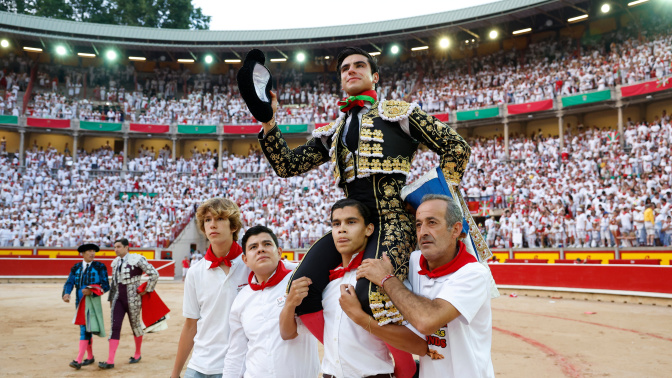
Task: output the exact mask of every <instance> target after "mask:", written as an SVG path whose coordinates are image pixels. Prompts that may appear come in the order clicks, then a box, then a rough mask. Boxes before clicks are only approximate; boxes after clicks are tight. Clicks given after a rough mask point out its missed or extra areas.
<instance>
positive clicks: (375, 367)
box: [280, 198, 427, 378]
mask: <svg viewBox="0 0 672 378" xmlns="http://www.w3.org/2000/svg"><path fill="white" fill-rule="evenodd" d="M370 217H371V212H370V210H369V209H368V208H367V207H365V206H364V205H362V203H361V202H359V201H357V200H353V199H347V198H346V199H342V200H340V201H338V202H336V203H335V204H334V205H333V207H332V210H331V225H332V237H333V239H334V244H335V245H336V249H337V250H338V252H339V254H340V255H341V257H342V262H343V264H342V265H341V266H339V267H337V268H336V269H334V270H332V271H330V272H329V278H330V282H329V284H328V285H327V287H326V288H325V289H324V291H323V293H322V306H323V308H324V324H325V326H324V334H323V340H324V341H323V344H324V356H323V358H322V374H323V377H325V378H334V377H335V378H350V377H375V378H382V377H386V378H389V377H394V373H393V372H394V364H393V362H392V357H391V356H390V353H389V350H388V348H387V346H386V345H385V342H384V341H383V340H385V341H386V342H388V343H390V344H394V345H393V346H395V347H398V348H399V349H402V347H403V350H404V351H405V352H409V353H414V354H418V355H424V354H425V353H426V352H427V343H426V342H425V340H423V339H422V338H420V337H416V336H415V335H414V334H413V333H412V332H408V329H406V328H405V327H404V326H399V325H393V324H388V325H385V326H383V327H379V326H378V322H377V321H376V320H375V319H373V317H371V316H369V315H368V314H366V313H364V312H363V310H362V308H361V304H360V302H359V300H358V299H357V297H356V296H355V294H354V292H355V289H354V286H355V284H356V283H357V279H356V274H355V273H356V269H357V267H358V266H359V265H360V264H361V261H362V256H363V254H362V252H363V251H364V248H365V247H366V243H367V240H368V238H369V236H371V235H372V234H373V229H374V225H373V223H371V221H370ZM344 267H345V268H344ZM310 284H311V282H310V279H309V278H308V277H301V278H299V279H297V280H294V281H293V282H292V286H291V288H290V291H289V294H288V296H287V300H286V303H285V308H284V309H283V310H282V312H281V314H280V333H281V336H282V338H283V339H285V340H289V339H292V338H293V337H295V336H296V335H297V329H298V326H297V321H296V318H295V314H294V313H295V309H296V307H297V306H298V305H299V304H301V301H302V300H303V299H304V298H305V297H306V296H307V295H308V287H309V286H310ZM353 307H354V308H356V309H358V310H359V311H361V314H363V315H364V316H361V317H357V318H356V319H357V320H356V321H353V320H352V319H351V318H350V317H349V316H348V315H346V312H344V308H353ZM383 328H384V329H385V333H386V334H387V333H388V332H389V336H385V337H386V338H384V339H383V340H381V338H383V337H382V333H379V331H380V329H383ZM377 336H378V337H377ZM379 337H380V338H379ZM391 338H392V339H394V340H397V342H392V339H391ZM397 363H399V362H397ZM411 374H412V373H411Z"/></svg>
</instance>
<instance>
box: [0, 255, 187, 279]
mask: <svg viewBox="0 0 672 378" xmlns="http://www.w3.org/2000/svg"><path fill="white" fill-rule="evenodd" d="M26 260H27V259H19V258H0V278H67V277H68V274H70V269H71V268H72V266H73V265H75V264H76V263H78V262H80V261H82V259H81V258H59V259H50V258H46V259H40V258H35V259H30V261H26ZM112 260H113V259H112V258H109V257H108V258H96V261H100V262H102V263H104V264H105V265H106V266H107V272H108V274H109V273H110V272H112V268H111V264H112ZM148 261H149V263H150V264H152V265H153V266H154V267H155V268H156V269H157V270H158V271H159V279H160V280H173V279H174V277H175V262H174V261H171V260H148Z"/></svg>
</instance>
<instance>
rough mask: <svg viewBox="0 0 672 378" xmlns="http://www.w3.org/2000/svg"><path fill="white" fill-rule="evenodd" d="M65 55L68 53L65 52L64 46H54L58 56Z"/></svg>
mask: <svg viewBox="0 0 672 378" xmlns="http://www.w3.org/2000/svg"><path fill="white" fill-rule="evenodd" d="M67 53H68V50H66V48H65V46H63V45H58V46H56V54H58V55H60V56H64V55H65V54H67Z"/></svg>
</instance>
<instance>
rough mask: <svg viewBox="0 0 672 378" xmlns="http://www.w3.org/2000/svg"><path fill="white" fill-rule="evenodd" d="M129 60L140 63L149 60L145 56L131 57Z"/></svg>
mask: <svg viewBox="0 0 672 378" xmlns="http://www.w3.org/2000/svg"><path fill="white" fill-rule="evenodd" d="M128 60H135V61H138V62H144V61H145V60H147V58H145V57H144V56H129V57H128Z"/></svg>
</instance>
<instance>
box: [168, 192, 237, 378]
mask: <svg viewBox="0 0 672 378" xmlns="http://www.w3.org/2000/svg"><path fill="white" fill-rule="evenodd" d="M196 223H197V224H198V228H199V229H200V230H201V232H203V233H204V234H205V236H206V238H207V239H208V241H209V242H210V246H209V247H208V251H207V252H206V254H205V258H203V259H201V260H199V261H198V262H197V263H195V264H194V265H193V266H192V267H191V268H190V269H189V274H188V275H187V278H186V280H185V282H184V305H183V310H182V311H183V315H184V317H185V318H186V319H185V322H184V327H183V328H182V333H181V334H180V341H179V343H178V346H177V356H176V357H175V364H174V366H173V371H172V373H171V377H173V378H175V377H179V376H180V373H181V372H182V368H183V367H184V364H185V363H186V361H187V358H188V357H189V353H190V352H191V351H192V349H193V353H192V354H191V359H190V360H189V364H188V365H187V371H186V373H185V375H184V376H185V377H190V378H193V377H199V378H201V377H213V378H214V377H221V375H222V370H223V369H224V359H225V357H226V351H227V350H228V348H229V313H230V311H231V305H232V304H233V300H234V299H235V298H236V295H238V292H240V290H241V289H242V288H243V287H245V286H246V285H247V279H248V276H249V274H250V269H249V268H248V267H247V266H246V265H245V264H244V263H243V259H242V257H241V254H242V253H243V250H242V248H241V247H240V245H238V243H236V240H238V232H239V231H240V229H241V227H242V221H241V218H240V209H239V208H238V205H236V204H235V203H234V202H233V201H231V200H229V199H225V198H211V199H209V200H207V201H205V202H203V203H202V204H201V205H200V206H199V207H198V210H197V211H196Z"/></svg>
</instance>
